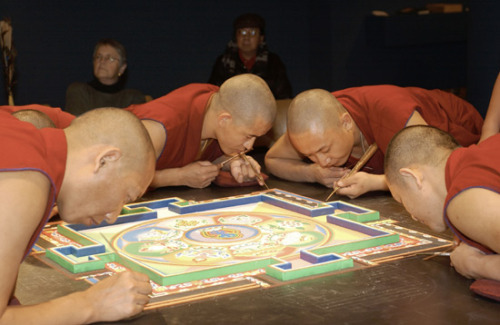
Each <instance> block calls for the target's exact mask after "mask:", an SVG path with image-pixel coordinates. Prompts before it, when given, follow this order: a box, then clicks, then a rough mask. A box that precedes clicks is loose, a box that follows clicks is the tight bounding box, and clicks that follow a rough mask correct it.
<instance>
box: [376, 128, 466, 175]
mask: <svg viewBox="0 0 500 325" xmlns="http://www.w3.org/2000/svg"><path fill="white" fill-rule="evenodd" d="M459 146H460V145H459V144H458V142H457V141H456V140H455V139H454V138H453V137H452V136H451V135H450V134H448V133H446V132H444V131H442V130H440V129H437V128H435V127H432V126H429V125H414V126H409V127H406V128H404V129H402V130H400V131H399V132H398V133H396V135H395V136H394V137H393V138H392V140H391V142H390V143H389V146H388V148H387V152H386V154H385V162H384V170H385V176H386V178H387V181H388V182H389V183H391V184H396V185H400V184H401V183H402V182H401V181H400V174H399V170H400V169H401V168H406V167H412V166H424V165H427V166H438V165H439V164H441V163H442V162H443V161H446V159H448V157H449V155H450V153H451V152H452V151H453V150H455V149H456V148H458V147H459Z"/></svg>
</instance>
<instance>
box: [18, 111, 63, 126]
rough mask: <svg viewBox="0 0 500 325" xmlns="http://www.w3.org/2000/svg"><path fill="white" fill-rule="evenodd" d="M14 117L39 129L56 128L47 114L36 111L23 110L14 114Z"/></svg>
mask: <svg viewBox="0 0 500 325" xmlns="http://www.w3.org/2000/svg"><path fill="white" fill-rule="evenodd" d="M12 116H14V117H16V118H17V119H18V120H20V121H24V122H28V123H31V124H33V125H34V126H35V127H36V128H37V129H43V128H55V127H56V125H55V124H54V122H52V120H51V119H50V117H49V116H48V115H47V114H45V113H43V112H40V111H36V110H34V109H23V110H20V111H17V112H14V113H12Z"/></svg>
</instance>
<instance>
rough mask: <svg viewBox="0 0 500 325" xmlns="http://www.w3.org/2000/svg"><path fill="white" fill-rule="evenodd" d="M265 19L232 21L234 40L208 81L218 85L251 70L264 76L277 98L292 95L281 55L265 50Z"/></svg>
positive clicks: (251, 17) (250, 16) (245, 17)
mask: <svg viewBox="0 0 500 325" xmlns="http://www.w3.org/2000/svg"><path fill="white" fill-rule="evenodd" d="M265 27H266V22H265V21H264V19H263V18H262V17H260V16H259V15H257V14H252V13H247V14H243V15H241V16H239V17H238V18H236V20H235V21H234V23H233V28H234V29H233V39H232V40H231V41H229V43H228V44H227V48H226V52H225V53H224V54H222V55H220V56H219V57H218V58H217V60H216V61H215V64H214V66H213V69H212V74H211V76H210V79H209V81H208V82H209V83H211V84H214V85H217V86H220V85H221V84H222V83H223V82H224V81H226V80H227V79H229V78H231V77H233V76H235V75H239V74H242V73H253V74H255V75H258V76H259V77H261V78H262V79H264V80H265V81H266V82H267V84H268V86H269V88H270V89H271V92H272V93H273V95H274V97H275V98H276V99H286V98H292V86H291V85H290V81H289V80H288V77H287V75H286V68H285V65H284V64H283V62H282V61H281V59H280V57H279V56H278V55H276V54H274V53H272V52H270V51H269V50H268V49H267V45H266V42H265Z"/></svg>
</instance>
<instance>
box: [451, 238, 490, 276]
mask: <svg viewBox="0 0 500 325" xmlns="http://www.w3.org/2000/svg"><path fill="white" fill-rule="evenodd" d="M485 256H486V254H484V253H483V252H481V251H480V250H479V249H477V248H475V247H472V246H469V245H467V244H466V243H464V242H461V243H460V244H459V245H458V246H457V247H455V249H454V250H453V252H452V253H451V254H450V261H451V265H452V266H453V267H454V268H455V270H456V271H457V272H458V273H460V274H461V275H463V276H464V277H466V278H469V279H476V278H478V275H477V273H476V272H475V271H474V269H475V267H477V266H478V265H481V262H480V261H481V259H483V258H484V257H485Z"/></svg>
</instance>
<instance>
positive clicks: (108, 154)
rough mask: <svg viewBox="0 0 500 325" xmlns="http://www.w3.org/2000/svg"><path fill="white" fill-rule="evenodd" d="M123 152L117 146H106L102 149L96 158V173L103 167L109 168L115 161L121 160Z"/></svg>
mask: <svg viewBox="0 0 500 325" xmlns="http://www.w3.org/2000/svg"><path fill="white" fill-rule="evenodd" d="M121 156H122V152H121V150H120V149H118V148H115V147H106V148H104V149H102V150H101V151H100V152H99V154H98V155H97V157H96V159H95V164H94V173H97V172H99V171H100V170H102V169H103V168H108V167H109V166H110V165H112V164H113V163H115V162H117V161H119V160H120V158H121Z"/></svg>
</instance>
